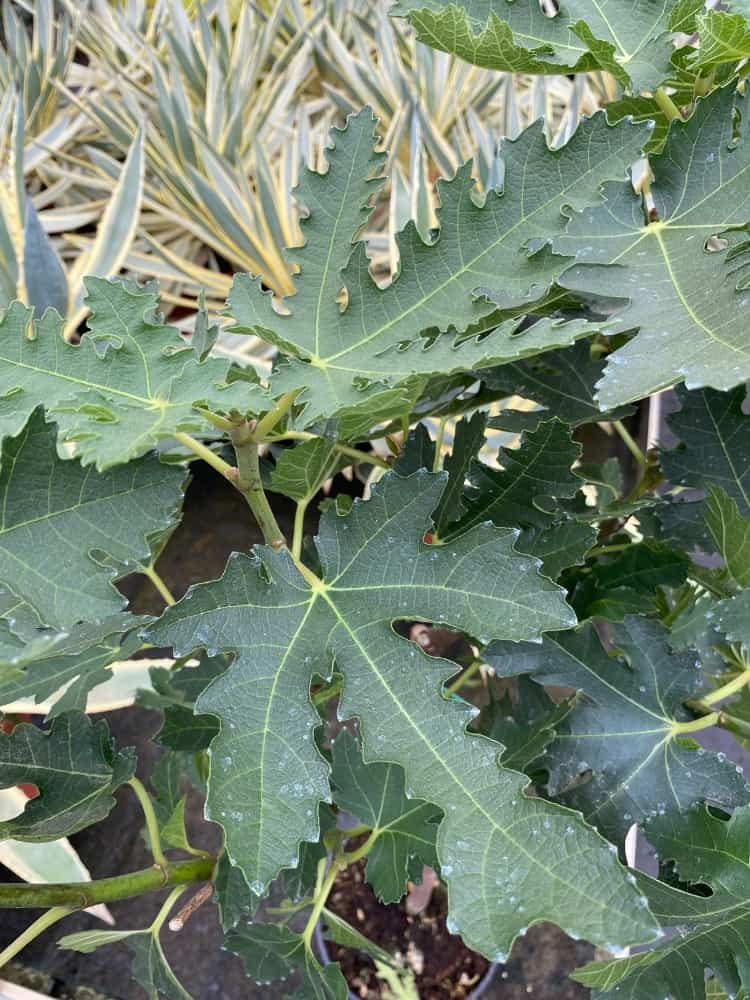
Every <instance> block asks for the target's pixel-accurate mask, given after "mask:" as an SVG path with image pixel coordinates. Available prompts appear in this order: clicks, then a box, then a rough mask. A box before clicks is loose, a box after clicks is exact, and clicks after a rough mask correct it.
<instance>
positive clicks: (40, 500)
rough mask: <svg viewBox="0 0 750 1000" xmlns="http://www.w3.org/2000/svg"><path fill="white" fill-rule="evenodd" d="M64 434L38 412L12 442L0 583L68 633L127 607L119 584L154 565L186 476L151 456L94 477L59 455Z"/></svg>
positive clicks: (4, 482) (4, 485)
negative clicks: (129, 572) (156, 546)
mask: <svg viewBox="0 0 750 1000" xmlns="http://www.w3.org/2000/svg"><path fill="white" fill-rule="evenodd" d="M56 437H57V432H56V429H55V428H54V427H51V426H48V425H47V424H45V423H44V419H43V417H42V415H41V413H39V412H36V413H34V414H33V415H32V417H31V419H30V420H29V422H28V424H27V425H26V426H25V427H24V428H23V429H22V430H21V431H20V432H19V434H18V436H17V437H14V438H6V440H5V443H4V445H3V448H2V468H1V469H0V498H2V519H1V520H0V559H1V560H2V562H1V564H0V580H2V582H3V583H4V584H5V585H7V586H8V587H9V588H10V589H11V590H12V592H13V593H14V594H15V595H16V596H17V597H19V598H21V599H23V600H24V601H26V602H27V603H28V604H29V605H30V606H31V607H32V608H33V609H34V611H35V612H36V614H37V615H38V617H39V619H40V620H41V621H42V622H43V623H44V624H45V625H49V626H53V627H59V628H67V627H69V626H71V625H74V624H75V623H76V622H77V621H78V620H79V619H80V618H81V616H82V615H84V616H85V618H86V619H88V620H90V621H96V620H97V619H101V618H102V617H104V616H107V615H112V614H113V613H115V612H118V611H120V610H121V608H122V607H123V606H124V604H125V599H124V597H123V596H122V595H121V594H119V593H118V592H117V591H116V590H115V588H114V587H113V586H112V581H113V580H114V579H116V578H117V577H118V576H122V575H123V572H124V571H125V569H126V568H127V567H131V568H134V567H137V566H138V565H139V564H144V565H145V564H147V563H148V562H149V558H150V551H151V544H150V542H151V541H152V540H154V539H155V538H156V537H157V536H158V535H161V534H163V533H165V532H167V531H168V530H169V529H170V528H171V526H172V525H173V524H174V521H175V518H176V511H177V508H178V506H179V503H180V499H181V496H182V488H183V483H184V480H185V473H184V471H183V470H182V469H179V468H174V467H169V466H166V465H163V464H162V463H161V462H159V460H158V459H157V458H156V457H155V456H153V455H147V456H145V457H143V458H141V459H138V460H136V461H135V462H130V463H129V464H128V465H124V466H118V467H117V468H115V469H111V470H109V471H108V472H107V473H105V474H103V475H101V476H97V475H93V474H92V473H91V472H90V471H89V470H87V469H85V468H83V467H82V466H81V465H80V464H79V463H78V462H61V461H60V460H59V459H58V457H57V449H56V446H55V439H56ZM30 496H33V497H34V498H35V506H36V509H34V510H33V511H32V512H31V516H29V513H30V512H29V497H30ZM61 561H64V563H65V566H64V572H62V573H61Z"/></svg>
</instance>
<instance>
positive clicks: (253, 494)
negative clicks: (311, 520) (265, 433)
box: [229, 403, 291, 549]
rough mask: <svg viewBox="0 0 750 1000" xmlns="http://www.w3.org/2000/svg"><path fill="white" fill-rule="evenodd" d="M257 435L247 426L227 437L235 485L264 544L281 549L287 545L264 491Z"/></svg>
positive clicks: (255, 431)
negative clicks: (233, 460)
mask: <svg viewBox="0 0 750 1000" xmlns="http://www.w3.org/2000/svg"><path fill="white" fill-rule="evenodd" d="M289 405H291V403H290V404H289ZM256 435H257V428H255V430H251V429H250V425H249V424H245V425H244V427H239V428H237V429H236V430H234V431H232V433H231V434H230V435H229V436H230V438H231V439H232V444H233V445H234V451H235V454H236V456H237V477H236V479H235V480H234V485H235V486H236V487H237V489H238V490H239V491H240V493H242V495H243V496H244V497H245V499H246V500H247V503H248V506H249V507H250V510H251V511H252V512H253V516H254V517H255V520H256V521H257V522H258V527H259V528H260V530H261V532H262V534H263V539H264V541H265V543H266V545H270V546H271V548H273V549H281V548H283V547H284V546H285V545H286V540H285V538H284V536H283V534H282V533H281V529H280V528H279V525H278V523H277V521H276V517H275V516H274V513H273V511H272V510H271V505H270V504H269V502H268V497H267V496H266V493H265V490H264V489H263V482H262V480H261V476H260V456H259V454H258V443H257V440H256Z"/></svg>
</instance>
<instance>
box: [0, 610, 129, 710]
mask: <svg viewBox="0 0 750 1000" xmlns="http://www.w3.org/2000/svg"><path fill="white" fill-rule="evenodd" d="M146 620H147V619H145V618H142V617H136V616H135V615H128V614H121V615H112V616H111V617H110V618H105V619H104V620H103V621H102V622H100V623H98V624H96V625H90V624H88V623H86V622H83V623H81V624H79V625H74V626H73V627H72V628H71V629H70V631H69V632H61V633H54V632H53V633H52V634H51V635H50V636H49V637H48V638H46V639H45V638H42V637H39V638H37V637H36V636H38V635H39V628H40V624H41V623H40V622H39V621H38V619H37V620H36V622H35V624H34V625H33V626H32V628H29V629H26V630H24V632H23V633H22V636H23V639H25V640H26V641H25V642H24V641H23V639H22V638H20V637H19V635H18V625H17V624H14V631H15V634H13V633H11V635H12V637H13V638H14V639H15V640H16V642H17V643H18V651H17V653H16V654H15V655H13V656H12V657H10V658H9V659H8V660H6V661H5V664H4V665H0V676H2V671H3V670H4V669H7V668H13V673H14V674H15V676H13V675H11V676H10V678H9V679H8V680H7V681H5V682H4V683H2V684H0V705H12V704H13V703H14V702H17V701H20V700H22V699H31V698H33V699H34V700H35V701H37V702H42V701H46V699H47V698H51V697H52V696H53V695H55V694H56V693H57V692H60V690H61V689H63V688H64V690H63V691H62V693H59V694H58V695H57V697H55V698H54V704H53V705H52V708H51V709H50V711H49V713H48V716H49V718H54V717H55V716H56V715H59V714H60V713H61V712H68V711H72V710H73V709H80V710H82V711H85V709H86V698H87V695H88V693H89V691H91V690H92V688H95V687H96V686H97V685H98V684H103V683H104V682H105V681H107V680H109V678H110V677H111V676H112V672H111V670H110V669H109V667H110V666H111V664H112V663H114V662H115V661H116V660H125V659H127V658H128V657H129V656H130V655H131V654H132V653H134V652H136V650H138V649H140V646H141V640H140V638H139V636H138V635H136V634H135V633H134V632H132V633H131V634H130V635H129V636H128V637H127V638H125V639H124V640H123V633H124V632H125V631H126V630H129V629H136V628H137V626H138V625H140V624H142V623H143V622H145V621H146ZM42 635H44V631H43V632H42ZM9 672H10V671H9Z"/></svg>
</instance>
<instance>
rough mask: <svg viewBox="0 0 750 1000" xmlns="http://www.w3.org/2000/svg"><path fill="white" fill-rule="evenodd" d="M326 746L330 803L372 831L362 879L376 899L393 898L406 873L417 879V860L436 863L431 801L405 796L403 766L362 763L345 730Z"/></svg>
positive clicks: (403, 884) (419, 867)
mask: <svg viewBox="0 0 750 1000" xmlns="http://www.w3.org/2000/svg"><path fill="white" fill-rule="evenodd" d="M331 751H332V755H333V764H332V768H331V781H332V782H333V785H334V789H333V797H334V801H335V802H336V805H337V806H338V807H339V808H340V809H346V810H347V812H350V813H352V815H354V816H356V818H357V819H358V820H360V822H362V823H364V824H365V825H366V826H368V827H369V828H370V830H371V831H372V833H371V835H372V834H375V835H376V836H377V840H376V843H375V845H374V846H373V848H372V850H371V851H370V852H369V854H368V856H367V868H366V871H365V874H366V878H367V881H368V882H369V883H370V884H371V885H372V887H373V889H374V890H375V893H376V894H377V896H378V898H379V899H382V900H383V902H385V903H396V902H398V900H399V899H401V897H402V896H403V895H404V892H405V890H406V880H407V878H408V879H410V880H411V881H412V882H421V881H422V866H423V865H430V866H431V867H432V868H437V864H438V861H437V853H436V851H435V837H436V835H437V822H436V820H437V814H436V810H435V807H434V806H432V805H430V803H429V802H423V801H422V800H421V799H414V798H411V799H410V798H407V796H406V794H405V792H404V771H403V768H401V767H396V766H395V765H393V764H366V763H365V761H364V760H363V759H362V754H361V751H360V749H359V747H358V746H357V742H356V740H355V739H354V737H353V736H351V734H350V733H349V732H347V730H344V731H343V732H342V733H341V734H340V735H339V736H338V737H337V738H336V739H335V741H334V743H333V745H332V748H331Z"/></svg>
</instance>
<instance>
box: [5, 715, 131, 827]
mask: <svg viewBox="0 0 750 1000" xmlns="http://www.w3.org/2000/svg"><path fill="white" fill-rule="evenodd" d="M134 769H135V761H134V759H133V753H132V750H131V751H128V750H125V751H118V750H116V749H115V747H114V742H113V740H112V738H111V737H110V735H109V729H108V727H107V723H106V722H97V723H95V724H94V723H92V722H90V721H89V719H88V718H87V716H85V715H84V714H83V713H82V712H66V713H65V714H64V715H61V716H60V717H59V718H57V719H55V720H54V722H53V723H52V725H51V727H50V729H49V730H48V731H47V732H42V731H41V730H40V729H37V727H36V726H33V725H27V724H23V725H20V726H16V728H15V729H14V730H13V732H12V733H11V734H10V735H7V736H3V735H0V788H12V787H13V786H14V785H17V784H21V783H25V784H30V785H35V786H36V787H37V789H38V791H39V795H38V796H37V797H36V798H35V799H32V800H31V801H30V802H29V803H28V804H27V805H26V808H25V809H24V811H23V812H22V813H21V815H20V816H17V817H16V818H14V819H9V820H4V821H3V822H0V839H3V840H6V839H8V838H9V837H12V838H13V839H14V840H28V841H47V840H58V839H59V838H60V837H67V836H68V835H69V834H71V833H75V832H76V831H77V830H82V829H84V827H87V826H91V824H92V823H96V822H98V821H99V820H100V819H103V818H104V817H105V816H106V815H107V814H108V813H109V811H110V810H111V809H112V807H113V806H114V804H115V800H114V798H113V792H114V791H115V790H116V789H117V788H119V786H120V785H122V784H123V783H124V782H126V781H128V780H129V779H130V778H131V777H132V775H133V771H134Z"/></svg>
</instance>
